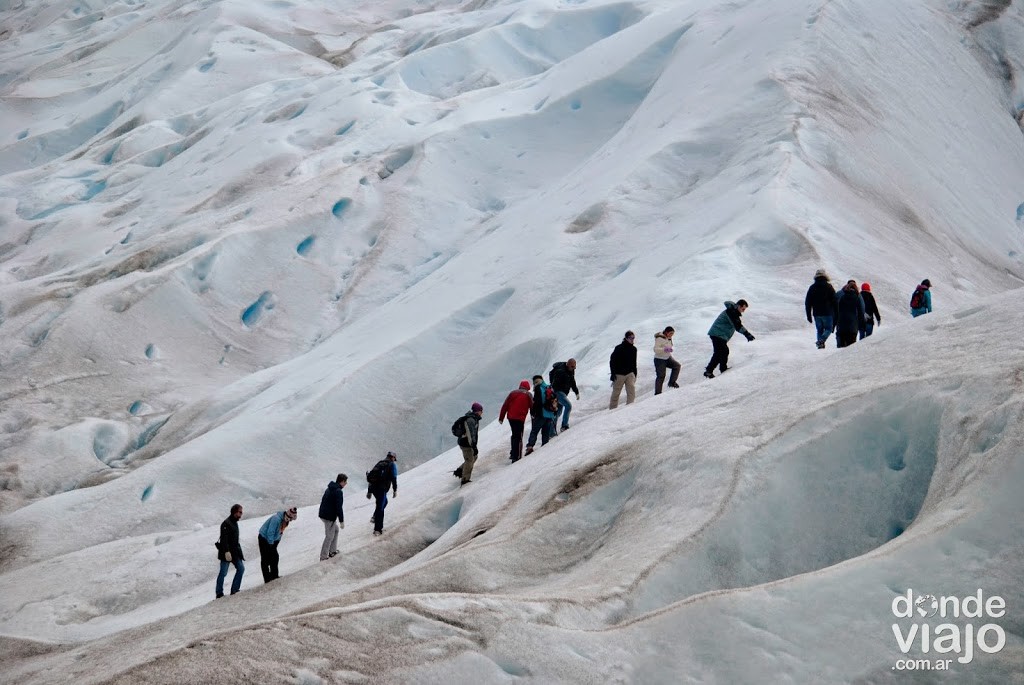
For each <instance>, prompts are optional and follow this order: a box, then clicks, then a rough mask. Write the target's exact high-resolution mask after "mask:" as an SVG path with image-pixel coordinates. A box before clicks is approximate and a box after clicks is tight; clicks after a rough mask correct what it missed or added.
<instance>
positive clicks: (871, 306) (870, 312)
mask: <svg viewBox="0 0 1024 685" xmlns="http://www.w3.org/2000/svg"><path fill="white" fill-rule="evenodd" d="M860 297H861V299H862V300H864V323H871V320H872V318H874V319H876V320H877V321H878V323H882V315H881V314H880V313H879V312H878V305H877V304H876V303H875V296H874V295H872V294H871V292H870V291H867V290H862V291H861V293H860Z"/></svg>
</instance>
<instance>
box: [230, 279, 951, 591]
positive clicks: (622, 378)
mask: <svg viewBox="0 0 1024 685" xmlns="http://www.w3.org/2000/svg"><path fill="white" fill-rule="evenodd" d="M748 306H749V305H748V303H747V301H746V300H743V299H739V300H737V301H736V302H731V301H728V302H725V309H723V310H722V312H721V313H720V314H719V315H718V317H717V318H716V319H715V321H714V323H712V325H711V328H710V329H708V336H709V337H710V338H711V345H712V355H711V360H710V361H709V362H708V364H707V366H706V367H705V369H704V376H705V378H714V377H715V374H714V370H715V367H718V370H719V373H724V372H725V371H727V370H728V368H729V364H728V362H729V340H730V339H731V338H732V336H733V334H735V333H740V334H741V335H743V336H744V337H745V338H746V339H747V341H748V342H749V341H752V340H754V336H753V335H752V334H751V333H750V331H748V330H747V329H746V328H745V327H744V326H743V322H742V318H741V317H742V315H743V313H744V312H746V310H747V307H748ZM804 309H805V311H806V314H807V321H808V323H813V324H814V326H815V331H816V336H817V338H816V345H817V347H818V348H819V349H823V348H824V347H825V341H826V340H828V337H829V336H830V335H831V334H832V333H833V332H835V334H836V343H837V346H838V347H848V346H849V345H852V344H853V343H855V342H857V340H858V336H859V339H861V340H863V339H864V338H866V337H868V336H870V335H871V333H872V331H873V329H874V326H875V324H876V322H877V325H881V323H882V315H881V314H880V313H879V311H878V305H877V304H876V302H875V298H874V295H873V293H872V291H871V285H870V284H869V283H862V284H861V285H860V287H859V288H858V287H857V282H856V281H855V280H853V279H850V280H849V281H847V283H846V285H845V286H843V288H842V289H841V290H840V291H839V292H838V293H837V292H836V291H835V289H834V288H833V287H832V284H831V282H830V278H829V275H828V273H827V272H826V271H825V270H824V269H818V270H817V272H815V274H814V283H812V284H811V286H810V288H808V290H807V296H806V297H805V299H804ZM931 311H932V296H931V282H930V281H929V280H928V279H927V278H926V279H924V280H923V281H921V283H920V285H918V286H917V287H916V288H915V289H914V292H913V294H912V295H911V299H910V313H911V315H912V316H914V317H915V318H916V317H918V316H921V315H922V314H927V313H929V312H931ZM674 335H675V329H674V328H673V327H672V326H666V327H665V329H664V330H662V331H661V332H659V333H655V334H654V372H655V381H654V394H655V395H660V394H661V393H662V390H663V388H664V383H665V377H666V375H668V387H670V388H678V387H679V383H678V381H679V374H680V370H681V368H682V366H681V365H680V363H679V362H678V361H676V360H675V359H674V358H673V357H672V351H673V344H672V339H673V337H674ZM635 341H636V334H634V333H633V331H626V334H625V335H624V336H623V337H622V342H620V343H619V344H618V345H616V346H615V349H614V350H612V354H611V357H610V358H609V360H608V365H609V370H610V372H611V382H612V394H611V399H610V400H609V402H608V408H609V409H615V408H616V407H618V405H619V398H620V396H621V394H622V390H623V388H625V390H626V404H632V403H633V401H634V400H635V399H636V378H637V365H636V358H637V349H636V345H635ZM670 371H671V374H670V375H669V372H670ZM548 379H549V381H550V382H549V383H545V382H544V377H543V376H542V375H540V374H537V375H534V376H533V379H532V380H533V382H532V385H531V382H530V381H528V380H523V381H521V382H520V383H519V387H518V388H516V389H515V390H513V391H512V392H510V393H509V394H508V396H507V397H506V398H505V401H504V403H502V405H501V410H500V411H499V413H498V423H499V424H504V422H505V419H506V418H507V419H508V423H509V428H510V429H511V431H512V437H511V450H510V452H509V459H510V460H511V461H512V462H513V463H515V462H517V461H519V460H520V459H522V458H523V456H524V452H523V435H524V432H525V429H526V417H527V416H530V419H531V425H530V434H529V437H528V439H527V442H526V451H525V454H526V455H529V454H531V453H533V451H534V448H535V447H536V444H537V438H538V437H540V440H541V445H546V444H547V443H548V441H549V440H550V439H551V438H554V437H556V436H557V435H558V434H559V432H563V431H566V430H569V415H570V413H571V412H572V402H570V401H569V393H570V392H572V393H573V394H574V395H575V396H576V399H577V400H579V398H580V391H579V388H578V387H577V386H576V360H575V359H572V358H570V359H568V360H566V361H564V362H555V364H554V365H552V367H551V371H550V372H549V373H548ZM483 412H484V408H483V405H481V404H480V403H479V402H474V403H473V404H472V405H471V406H470V408H469V411H467V412H466V413H465V414H464V415H463V416H460V417H459V418H458V419H456V420H455V422H454V423H453V424H452V427H451V431H452V435H454V436H455V437H456V438H457V439H458V445H459V449H460V450H461V451H462V459H463V461H462V465H461V466H459V467H458V468H457V469H455V471H454V475H455V476H456V477H457V478H459V479H460V481H461V485H466V484H467V483H470V482H472V477H473V466H474V465H475V464H476V460H477V457H478V456H479V454H480V450H479V447H478V444H477V442H478V439H479V436H480V420H481V418H482V417H483ZM559 423H560V424H561V427H560V428H559ZM397 461H398V457H397V456H396V455H395V453H394V452H388V453H387V456H386V457H385V458H384V459H382V460H380V461H378V462H377V463H376V464H375V465H374V467H373V468H372V469H370V470H369V471H367V472H366V481H367V489H366V499H370V498H371V497H373V498H375V499H376V506H375V508H374V512H373V516H372V517H371V519H370V520H371V521H372V522H373V534H374V535H381V534H382V533H383V532H384V508H385V507H387V505H388V491H389V490H390V491H391V493H392V497H397V496H398V466H397V464H396V462H397ZM347 484H348V476H346V475H345V474H344V473H339V474H338V477H337V478H336V479H335V480H334V481H332V482H330V483H328V484H327V489H326V490H325V491H324V494H323V496H322V498H321V501H320V510H319V516H320V520H321V521H322V522H323V524H324V541H323V545H322V546H321V548H320V560H321V561H323V560H325V559H330V558H332V557H334V556H336V555H337V554H338V532H339V530H340V529H341V528H344V527H345V515H344V502H345V498H344V494H343V492H342V491H343V489H344V488H345V486H346V485H347ZM242 511H243V510H242V505H241V504H235V505H232V507H231V514H230V516H228V518H227V519H225V520H224V522H223V523H221V526H220V540H218V542H216V543H215V544H216V547H217V558H218V559H219V560H220V573H219V574H218V576H217V584H216V596H217V597H223V596H224V579H225V577H226V576H227V573H228V569H229V567H230V566H231V565H234V567H235V576H234V578H233V579H232V583H231V594H235V593H236V592H238V590H239V588H240V587H241V584H242V575H243V573H244V572H245V565H244V563H243V562H244V559H245V557H244V555H243V553H242V548H241V545H240V543H239V539H238V521H239V520H240V519H241V518H242ZM297 518H298V510H297V509H296V508H295V507H291V508H290V509H287V510H284V511H279V512H276V513H274V514H272V515H271V516H270V517H269V518H268V519H267V520H266V521H265V522H264V523H263V525H262V526H261V527H260V531H259V535H258V536H257V541H258V543H259V549H260V567H261V569H262V571H263V580H264V582H267V583H269V582H270V581H272V580H275V579H276V578H278V560H279V555H278V552H277V546H278V543H279V542H280V541H281V537H282V535H283V534H284V531H285V530H286V529H287V528H288V525H289V524H290V523H291V522H292V521H295V520H296V519H297Z"/></svg>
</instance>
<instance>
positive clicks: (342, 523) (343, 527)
mask: <svg viewBox="0 0 1024 685" xmlns="http://www.w3.org/2000/svg"><path fill="white" fill-rule="evenodd" d="M341 528H342V530H344V529H345V522H344V521H342V522H341Z"/></svg>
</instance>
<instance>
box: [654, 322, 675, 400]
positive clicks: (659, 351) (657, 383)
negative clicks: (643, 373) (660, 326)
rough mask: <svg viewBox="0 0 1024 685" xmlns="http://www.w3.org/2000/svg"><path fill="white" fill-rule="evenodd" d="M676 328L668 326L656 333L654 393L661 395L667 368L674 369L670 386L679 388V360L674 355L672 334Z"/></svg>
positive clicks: (670, 377)
mask: <svg viewBox="0 0 1024 685" xmlns="http://www.w3.org/2000/svg"><path fill="white" fill-rule="evenodd" d="M675 333H676V329H674V328H672V327H671V326H666V327H665V330H663V331H662V332H661V333H655V334H654V394H655V395H660V394H661V388H662V385H663V384H664V383H665V370H666V369H672V375H671V376H669V379H668V387H670V388H678V387H679V383H678V382H677V381H678V380H679V369H680V368H681V366H680V364H679V362H677V361H676V360H675V359H673V357H672V336H673V335H675Z"/></svg>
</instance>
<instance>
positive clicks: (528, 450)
mask: <svg viewBox="0 0 1024 685" xmlns="http://www.w3.org/2000/svg"><path fill="white" fill-rule="evenodd" d="M531 454H533V448H532V447H527V448H526V456H529V455H531Z"/></svg>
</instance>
